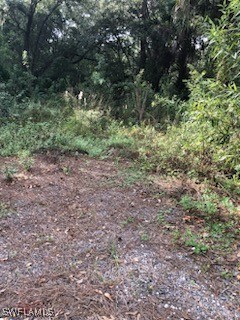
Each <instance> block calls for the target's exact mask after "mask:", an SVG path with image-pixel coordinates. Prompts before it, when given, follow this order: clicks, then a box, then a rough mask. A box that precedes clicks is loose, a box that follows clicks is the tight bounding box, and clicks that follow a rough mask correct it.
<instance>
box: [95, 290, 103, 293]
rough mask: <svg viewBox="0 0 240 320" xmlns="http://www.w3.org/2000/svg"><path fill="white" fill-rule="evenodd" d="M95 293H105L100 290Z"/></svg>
mask: <svg viewBox="0 0 240 320" xmlns="http://www.w3.org/2000/svg"><path fill="white" fill-rule="evenodd" d="M95 292H96V293H98V294H103V292H102V291H101V290H98V289H96V290H95Z"/></svg>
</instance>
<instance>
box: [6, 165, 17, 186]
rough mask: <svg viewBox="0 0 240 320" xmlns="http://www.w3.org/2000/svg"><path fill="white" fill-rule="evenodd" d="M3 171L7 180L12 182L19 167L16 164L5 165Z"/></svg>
mask: <svg viewBox="0 0 240 320" xmlns="http://www.w3.org/2000/svg"><path fill="white" fill-rule="evenodd" d="M2 173H3V175H4V179H5V180H6V181H7V182H12V181H13V179H14V175H15V174H16V173H17V167H16V166H15V165H8V166H5V167H4V169H3V170H2Z"/></svg>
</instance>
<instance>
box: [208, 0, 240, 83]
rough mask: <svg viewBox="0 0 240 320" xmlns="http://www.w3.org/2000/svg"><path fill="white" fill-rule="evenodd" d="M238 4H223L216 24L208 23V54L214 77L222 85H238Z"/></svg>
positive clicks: (236, 0) (230, 2) (239, 37)
mask: <svg viewBox="0 0 240 320" xmlns="http://www.w3.org/2000/svg"><path fill="white" fill-rule="evenodd" d="M239 24H240V3H239V1H238V0H232V1H229V2H225V5H224V6H222V15H221V18H220V19H219V21H218V22H217V23H214V22H213V21H211V22H210V30H209V41H210V46H209V53H210V57H211V58H212V59H213V61H214V64H215V70H216V77H217V79H218V80H219V81H221V82H222V83H232V82H235V83H237V84H238V85H240V55H239V47H240V29H239Z"/></svg>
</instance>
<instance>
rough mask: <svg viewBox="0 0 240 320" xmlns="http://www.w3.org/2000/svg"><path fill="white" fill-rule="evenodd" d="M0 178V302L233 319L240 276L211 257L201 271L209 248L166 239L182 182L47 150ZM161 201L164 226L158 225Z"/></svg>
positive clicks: (116, 314)
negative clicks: (151, 178)
mask: <svg viewBox="0 0 240 320" xmlns="http://www.w3.org/2000/svg"><path fill="white" fill-rule="evenodd" d="M14 161H15V160H14V159H12V158H11V159H1V164H0V166H1V167H2V166H4V165H6V164H9V163H10V164H11V163H14ZM0 179H1V184H0V201H1V202H2V203H4V204H6V206H8V208H9V209H8V213H11V214H9V215H3V216H2V217H1V220H0V243H1V251H0V270H1V271H0V272H1V273H0V276H1V283H0V310H1V309H2V308H7V307H21V308H25V309H26V310H30V309H31V308H53V309H54V311H55V318H56V319H69V320H70V319H71V320H77V319H79V320H85V319H86V320H87V319H89V320H90V319H103V320H107V319H110V320H113V319H117V320H123V319H129V320H130V319H137V320H140V319H146V320H151V319H159V320H160V319H199V320H203V319H208V320H210V319H229V320H230V319H240V309H239V307H240V306H239V282H237V281H235V280H232V279H222V278H220V277H219V276H218V275H217V273H216V272H215V271H216V268H217V267H216V266H213V270H208V271H207V272H204V271H203V270H204V268H203V266H204V265H206V264H207V263H209V260H211V257H209V256H201V257H199V258H198V259H196V258H195V256H193V254H192V253H191V252H190V251H188V250H185V249H183V248H179V247H177V246H175V245H174V243H173V239H172V236H171V228H174V224H176V223H180V221H182V216H183V213H182V212H181V209H180V208H178V207H177V206H176V203H175V201H174V193H176V192H179V188H180V189H181V184H180V185H177V184H175V185H171V184H170V185H169V184H166V182H163V183H161V182H160V183H158V184H156V183H151V184H149V183H143V182H142V181H141V182H137V181H136V182H135V183H133V181H130V180H128V179H126V176H125V178H124V176H123V175H122V174H120V173H119V171H118V170H117V168H116V166H115V165H114V163H113V162H110V161H100V160H95V159H89V158H88V157H85V156H83V157H81V158H74V157H67V156H59V155H51V154H49V155H48V156H46V155H39V156H36V158H35V164H34V167H33V169H32V170H31V171H30V172H29V173H24V172H23V171H22V172H20V173H18V174H17V175H16V177H15V178H14V180H13V182H11V183H6V182H5V181H4V179H3V176H1V177H0ZM169 208H170V209H171V214H170V213H169V224H168V226H167V227H166V226H164V225H160V224H158V223H157V215H158V212H159V210H163V209H164V210H169ZM169 212H170V211H169ZM171 225H172V226H171ZM235 266H236V264H235ZM235 266H234V267H235ZM214 268H215V269H214ZM31 319H34V317H32V318H31Z"/></svg>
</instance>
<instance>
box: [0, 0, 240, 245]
mask: <svg viewBox="0 0 240 320" xmlns="http://www.w3.org/2000/svg"><path fill="white" fill-rule="evenodd" d="M0 4H1V20H0V22H1V25H2V28H1V30H0V53H1V57H2V60H1V62H0V81H1V83H0V125H1V130H0V155H1V156H12V155H15V156H18V159H19V163H20V164H21V165H22V167H23V168H24V169H25V170H26V171H30V170H31V168H32V166H33V164H34V162H33V158H32V154H33V153H34V152H40V151H45V150H54V149H58V150H60V151H61V152H70V153H72V154H74V155H79V154H82V153H86V154H89V155H90V156H99V157H103V158H104V157H113V158H114V159H118V158H121V157H124V158H128V159H130V160H132V161H133V162H135V163H136V164H137V166H138V167H139V168H140V171H142V172H144V171H151V172H157V173H164V174H170V175H178V174H182V173H184V174H186V175H188V176H189V177H190V178H192V179H195V181H196V182H198V183H199V182H201V181H206V180H207V181H208V184H209V185H210V186H217V187H218V188H220V189H221V190H222V192H223V193H224V194H225V195H226V194H228V196H229V198H231V197H232V198H235V199H236V198H237V197H238V196H239V195H240V180H239V177H240V162H239V159H240V89H239V85H240V72H239V66H240V54H239V46H240V42H239V41H240V40H239V39H240V29H239V25H240V14H239V12H240V4H239V1H237V0H232V1H230V2H228V3H224V4H223V3H222V2H221V1H216V2H214V4H212V3H211V4H209V3H207V4H206V5H204V4H201V5H200V4H191V3H190V2H189V1H176V2H175V1H163V2H157V1H145V0H143V1H134V0H133V1H130V2H129V3H125V2H124V4H123V5H122V7H121V8H120V7H119V4H118V3H117V2H115V1H111V3H110V2H107V1H98V2H95V1H90V0H89V1H86V4H85V5H83V3H82V2H79V1H58V2H56V3H53V2H52V1H35V0H31V1H27V0H26V1H17V0H16V1H1V2H0ZM77 9H78V10H77ZM76 12H79V16H77V15H76ZM63 21H68V22H69V23H65V24H64V23H63ZM79 30H81V32H82V33H81V34H80V33H79V32H78V31H79ZM190 64H191V65H190ZM140 171H138V172H140ZM63 172H64V173H65V174H69V173H70V170H69V168H63ZM4 175H5V178H6V180H8V181H11V180H12V179H13V176H14V170H13V169H11V168H5V169H4ZM136 179H141V177H140V176H136V177H134V176H133V175H129V177H128V179H126V180H125V183H126V184H128V185H130V184H131V183H132V181H133V180H134V181H136ZM214 197H215V196H213V195H211V194H203V195H202V199H201V201H198V200H193V199H191V198H188V196H185V197H183V198H182V200H181V204H182V206H183V207H184V208H185V209H187V210H197V211H201V212H204V213H205V214H206V215H207V216H208V217H209V219H210V217H213V216H214V217H215V216H218V215H219V210H220V209H219V199H218V198H214ZM226 199H227V198H225V200H224V201H226V202H225V205H223V204H222V203H221V204H220V208H221V210H225V209H226V206H230V207H231V205H230V203H231V202H230V199H229V200H226ZM230 207H229V208H230ZM224 208H225V209H224ZM229 208H228V209H229ZM162 219H163V217H162V216H161V215H159V222H161V221H162ZM189 238H192V237H191V235H190V233H188V235H187V236H186V239H185V240H186V241H185V240H184V241H185V242H189ZM194 241H195V240H194ZM199 250H200V251H204V250H205V249H204V250H203V249H199ZM205 251H206V250H205Z"/></svg>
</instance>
